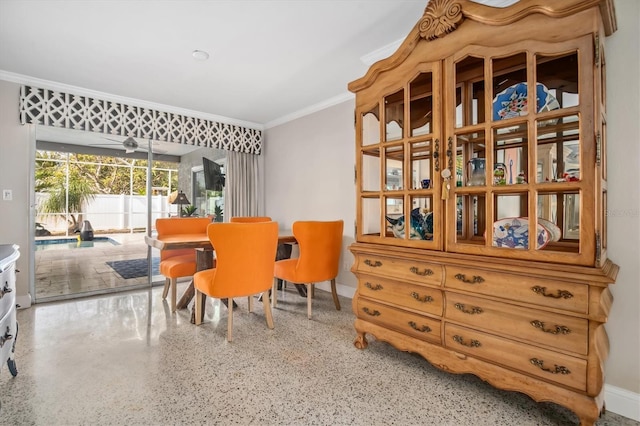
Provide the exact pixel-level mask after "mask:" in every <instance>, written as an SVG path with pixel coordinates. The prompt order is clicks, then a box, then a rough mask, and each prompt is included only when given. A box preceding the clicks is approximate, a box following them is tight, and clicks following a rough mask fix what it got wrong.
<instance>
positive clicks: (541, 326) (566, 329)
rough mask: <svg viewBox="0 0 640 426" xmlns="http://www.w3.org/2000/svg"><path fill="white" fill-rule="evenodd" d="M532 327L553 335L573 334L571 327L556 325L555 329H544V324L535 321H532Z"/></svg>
mask: <svg viewBox="0 0 640 426" xmlns="http://www.w3.org/2000/svg"><path fill="white" fill-rule="evenodd" d="M531 325H532V326H534V327H535V328H539V329H540V330H542V331H544V332H545V333H551V334H569V333H571V329H570V328H569V327H565V326H564V325H556V326H555V327H554V328H544V322H542V321H538V320H533V321H531Z"/></svg>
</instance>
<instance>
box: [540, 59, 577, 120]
mask: <svg viewBox="0 0 640 426" xmlns="http://www.w3.org/2000/svg"><path fill="white" fill-rule="evenodd" d="M536 77H537V79H538V83H539V84H542V87H540V86H538V89H537V103H538V111H539V112H544V111H551V110H554V109H558V108H569V107H573V106H577V105H578V104H579V103H580V102H579V101H580V97H579V93H578V87H579V86H578V53H577V52H573V53H570V54H566V55H562V56H544V55H536Z"/></svg>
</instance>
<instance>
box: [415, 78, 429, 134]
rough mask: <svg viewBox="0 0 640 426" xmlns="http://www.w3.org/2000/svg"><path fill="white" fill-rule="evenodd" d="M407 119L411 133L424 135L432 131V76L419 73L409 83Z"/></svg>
mask: <svg viewBox="0 0 640 426" xmlns="http://www.w3.org/2000/svg"><path fill="white" fill-rule="evenodd" d="M409 96H410V99H411V101H410V104H409V119H410V120H411V123H410V124H411V126H410V130H411V135H410V136H419V135H426V134H428V133H431V132H432V131H433V78H432V75H431V73H430V72H425V73H421V74H419V75H418V77H416V78H415V79H414V80H413V81H412V82H411V84H410V85H409Z"/></svg>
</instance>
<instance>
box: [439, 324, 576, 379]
mask: <svg viewBox="0 0 640 426" xmlns="http://www.w3.org/2000/svg"><path fill="white" fill-rule="evenodd" d="M444 341H445V343H444V345H445V346H446V347H448V348H449V349H453V350H455V351H457V352H462V353H466V354H469V355H471V356H474V357H477V358H483V359H486V360H488V361H490V362H492V363H494V364H498V365H504V366H506V367H508V368H514V369H516V370H520V371H522V372H524V373H526V374H529V375H531V376H536V377H539V378H541V379H543V380H547V381H551V382H556V383H561V384H563V385H565V386H570V387H572V388H575V389H579V390H581V391H586V383H587V377H586V376H587V361H586V360H584V359H580V358H574V357H572V356H568V355H564V354H559V353H556V352H553V351H549V350H546V349H541V348H538V347H535V346H528V345H526V344H522V343H518V342H514V341H510V340H508V339H503V338H500V337H497V336H493V335H490V334H487V333H482V332H480V331H476V330H470V329H468V328H465V327H459V326H456V325H453V324H445V337H444Z"/></svg>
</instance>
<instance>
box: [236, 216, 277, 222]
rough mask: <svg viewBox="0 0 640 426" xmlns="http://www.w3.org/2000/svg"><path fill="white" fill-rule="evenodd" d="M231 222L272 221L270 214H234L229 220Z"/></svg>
mask: <svg viewBox="0 0 640 426" xmlns="http://www.w3.org/2000/svg"><path fill="white" fill-rule="evenodd" d="M229 222H231V223H255V222H271V218H270V217H269V216H234V217H232V218H231V220H230V221H229Z"/></svg>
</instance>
